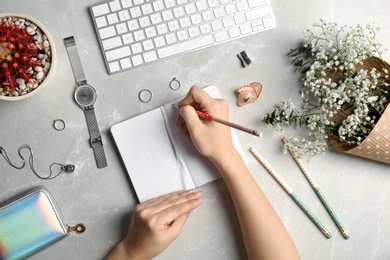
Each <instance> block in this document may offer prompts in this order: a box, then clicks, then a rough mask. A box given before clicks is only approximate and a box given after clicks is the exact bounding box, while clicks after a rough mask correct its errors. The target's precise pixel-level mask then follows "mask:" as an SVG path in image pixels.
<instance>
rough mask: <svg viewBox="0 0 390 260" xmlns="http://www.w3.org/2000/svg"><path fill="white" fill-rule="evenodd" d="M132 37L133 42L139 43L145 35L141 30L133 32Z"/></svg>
mask: <svg viewBox="0 0 390 260" xmlns="http://www.w3.org/2000/svg"><path fill="white" fill-rule="evenodd" d="M133 36H134V40H135V41H136V42H139V41H142V40H144V39H145V33H144V31H143V30H138V31H135V32H134V33H133Z"/></svg>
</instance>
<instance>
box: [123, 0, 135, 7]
mask: <svg viewBox="0 0 390 260" xmlns="http://www.w3.org/2000/svg"><path fill="white" fill-rule="evenodd" d="M121 2H122V6H123V8H128V7H130V6H133V1H132V0H121Z"/></svg>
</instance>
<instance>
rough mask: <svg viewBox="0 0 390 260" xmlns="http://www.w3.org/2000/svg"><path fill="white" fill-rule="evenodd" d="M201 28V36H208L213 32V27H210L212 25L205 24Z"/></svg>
mask: <svg viewBox="0 0 390 260" xmlns="http://www.w3.org/2000/svg"><path fill="white" fill-rule="evenodd" d="M199 28H200V33H201V34H207V33H210V32H211V27H210V24H208V23H204V24H202V25H200V26H199Z"/></svg>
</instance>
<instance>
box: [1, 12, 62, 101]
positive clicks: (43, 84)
mask: <svg viewBox="0 0 390 260" xmlns="http://www.w3.org/2000/svg"><path fill="white" fill-rule="evenodd" d="M8 17H17V18H23V19H26V20H29V21H31V22H32V23H34V24H35V25H36V26H37V27H38V28H40V29H41V30H42V32H43V33H44V34H45V35H46V36H47V40H48V41H49V42H50V48H51V61H50V62H51V66H50V68H49V70H48V72H47V74H46V77H45V78H44V80H43V81H42V82H41V83H40V85H39V86H38V87H37V88H36V89H34V90H32V91H30V92H28V93H27V94H24V95H19V96H3V95H0V100H7V101H17V100H23V99H27V98H29V97H31V96H34V95H36V94H38V93H39V92H40V91H42V90H43V89H44V88H46V87H47V85H48V84H49V82H50V79H51V78H52V77H53V76H54V74H55V73H54V72H55V67H56V58H57V53H56V50H55V46H54V40H53V38H52V37H51V35H50V33H49V31H48V30H47V29H46V27H45V26H44V25H43V24H42V23H40V22H39V21H38V20H37V19H35V18H33V17H31V16H29V15H26V14H21V13H13V12H12V13H0V19H3V18H8ZM0 73H1V72H0ZM2 83H3V82H0V84H2Z"/></svg>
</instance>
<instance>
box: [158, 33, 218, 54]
mask: <svg viewBox="0 0 390 260" xmlns="http://www.w3.org/2000/svg"><path fill="white" fill-rule="evenodd" d="M213 43H214V40H213V36H211V35H205V36H202V37H199V38H196V39H193V40H189V41H185V42H181V43H178V44H174V45H170V46H168V47H163V48H161V49H159V50H157V53H158V56H159V57H160V59H162V58H166V57H169V56H172V55H176V54H180V53H183V52H187V51H189V50H193V49H197V48H201V47H205V46H208V45H211V44H213Z"/></svg>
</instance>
